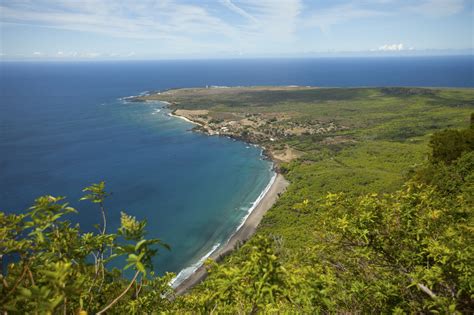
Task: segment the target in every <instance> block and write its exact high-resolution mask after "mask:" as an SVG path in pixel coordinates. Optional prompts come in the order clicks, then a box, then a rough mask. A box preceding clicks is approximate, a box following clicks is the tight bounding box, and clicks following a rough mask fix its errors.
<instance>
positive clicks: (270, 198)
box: [174, 173, 289, 295]
mask: <svg viewBox="0 0 474 315" xmlns="http://www.w3.org/2000/svg"><path fill="white" fill-rule="evenodd" d="M288 185H289V182H288V181H287V180H286V179H285V178H284V177H283V175H281V174H279V173H276V175H275V180H274V181H273V183H272V184H271V186H270V187H269V188H268V190H267V192H266V193H265V194H264V195H263V196H262V198H261V199H260V201H259V202H258V204H257V205H256V206H255V208H254V209H253V210H252V212H250V214H249V215H248V216H247V218H246V219H245V221H243V223H242V224H241V225H240V227H239V228H238V229H237V230H236V231H235V232H234V234H232V236H231V237H230V238H229V240H228V241H227V243H225V244H224V245H223V246H219V247H218V248H217V249H216V250H215V251H213V252H212V254H211V255H209V257H208V258H210V259H212V260H214V261H216V262H218V261H220V260H221V259H222V258H223V257H225V256H227V255H228V254H230V253H231V252H232V251H233V250H234V249H235V248H236V246H237V245H240V244H242V243H244V242H245V241H247V240H248V239H249V238H250V237H251V236H252V235H253V234H255V231H256V230H257V227H258V225H259V224H260V221H261V220H262V218H263V216H264V215H265V213H266V212H267V211H268V210H269V209H270V208H271V207H272V206H273V204H274V203H275V202H276V201H277V199H278V197H279V196H280V195H281V194H282V193H283V192H284V191H285V190H286V188H287V187H288ZM206 276H207V270H206V267H205V266H204V265H201V266H199V267H198V268H197V269H196V270H195V271H194V272H193V273H191V274H190V275H189V277H187V278H186V279H184V280H183V281H182V282H181V283H180V284H179V285H178V286H176V287H175V288H174V291H175V294H177V295H182V294H184V293H186V292H187V291H188V290H189V289H191V288H192V287H194V286H195V285H197V284H199V283H200V282H201V281H202V280H204V279H205V278H206Z"/></svg>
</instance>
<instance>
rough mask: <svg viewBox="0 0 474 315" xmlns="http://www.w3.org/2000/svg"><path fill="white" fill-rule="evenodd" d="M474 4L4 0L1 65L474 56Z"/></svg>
mask: <svg viewBox="0 0 474 315" xmlns="http://www.w3.org/2000/svg"><path fill="white" fill-rule="evenodd" d="M473 6H474V0H271V1H270V0H214V1H211V0H187V1H186V0H0V58H1V59H4V60H8V59H38V60H42V59H44V60H49V59H54V60H56V59H58V60H76V59H77V60H81V59H100V60H103V59H104V60H108V59H111V60H114V59H180V58H186V59H190V58H191V59H192V58H239V57H242V58H246V57H249V58H253V57H285V56H314V55H326V56H327V55H329V56H331V55H335V56H336V55H344V54H346V55H364V56H365V55H368V56H370V55H411V54H436V53H440V54H464V53H467V54H473V52H474V11H473Z"/></svg>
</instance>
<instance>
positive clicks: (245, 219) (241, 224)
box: [229, 173, 277, 240]
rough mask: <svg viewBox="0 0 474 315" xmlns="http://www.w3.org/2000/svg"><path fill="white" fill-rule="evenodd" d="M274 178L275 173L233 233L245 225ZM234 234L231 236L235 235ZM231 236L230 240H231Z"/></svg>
mask: <svg viewBox="0 0 474 315" xmlns="http://www.w3.org/2000/svg"><path fill="white" fill-rule="evenodd" d="M276 178H277V173H274V174H273V176H272V178H271V179H270V181H269V182H268V185H267V187H265V189H264V190H263V191H262V192H261V193H260V195H259V196H258V198H257V199H255V201H254V202H252V206H251V207H250V208H249V209H248V210H247V214H246V215H245V216H244V217H243V218H242V220H241V221H240V224H239V226H238V227H237V228H236V229H235V232H237V231H238V230H240V228H241V227H242V226H243V225H244V224H245V221H247V218H248V217H249V215H250V214H251V213H252V211H253V210H255V208H256V207H257V206H258V204H259V203H260V201H262V199H263V197H265V195H266V194H267V193H268V191H269V190H270V188H271V187H272V185H273V183H274V182H275V180H276ZM235 232H234V233H233V234H235ZM233 234H232V236H233ZM232 236H231V237H230V238H232ZM230 238H229V240H230Z"/></svg>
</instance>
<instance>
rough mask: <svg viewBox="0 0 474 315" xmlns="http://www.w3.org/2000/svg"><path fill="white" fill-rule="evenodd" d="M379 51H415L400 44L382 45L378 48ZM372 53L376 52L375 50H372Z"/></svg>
mask: <svg viewBox="0 0 474 315" xmlns="http://www.w3.org/2000/svg"><path fill="white" fill-rule="evenodd" d="M378 50H379V51H402V50H414V48H413V47H408V48H407V47H405V45H404V44H402V43H399V44H385V45H382V46H380V47H379V48H378ZM371 51H375V49H372V50H371Z"/></svg>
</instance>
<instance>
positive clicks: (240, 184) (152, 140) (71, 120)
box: [0, 56, 474, 274]
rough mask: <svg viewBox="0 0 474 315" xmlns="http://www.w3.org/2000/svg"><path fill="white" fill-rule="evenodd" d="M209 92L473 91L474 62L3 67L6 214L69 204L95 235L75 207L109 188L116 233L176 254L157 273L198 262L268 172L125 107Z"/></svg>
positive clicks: (0, 134) (171, 121)
mask: <svg viewBox="0 0 474 315" xmlns="http://www.w3.org/2000/svg"><path fill="white" fill-rule="evenodd" d="M206 85H225V86H237V85H243V86H249V85H311V86H325V87H326V86H331V87H332V86H334V87H335V86H338V87H348V86H351V87H355V86H426V87H474V58H473V57H472V56H469V57H466V56H458V57H416V58H408V57H404V58H395V57H392V58H319V59H268V60H263V59H259V60H243V59H242V60H194V61H191V60H189V61H122V62H1V63H0V93H1V94H0V97H1V102H0V104H1V105H0V210H1V211H5V212H15V213H18V212H21V211H23V210H24V209H26V208H27V207H29V206H30V205H31V204H32V202H33V200H34V199H35V198H36V197H38V196H41V195H44V194H52V195H55V196H67V197H68V201H69V202H70V203H71V205H72V206H74V207H77V208H78V209H79V210H80V212H79V214H77V215H74V216H72V217H71V219H73V220H74V221H78V222H80V224H81V227H82V228H83V229H85V230H91V229H93V225H94V224H97V223H100V222H101V217H100V213H99V211H98V210H97V209H96V208H94V207H93V206H91V205H89V204H87V203H86V202H79V201H78V200H79V198H80V197H81V189H82V188H83V187H85V186H87V185H89V184H91V183H96V182H99V181H101V180H104V181H106V184H107V190H108V191H111V192H113V195H112V196H111V197H110V198H109V199H108V200H107V201H106V207H107V209H108V217H109V228H110V230H109V231H112V230H113V229H116V228H117V227H118V224H119V218H120V211H126V212H127V213H128V214H131V215H134V216H136V217H137V218H138V219H146V220H147V221H148V226H147V230H148V233H149V234H148V235H149V237H159V238H161V239H162V240H163V241H164V242H166V243H168V244H169V245H170V246H171V248H172V250H171V251H170V252H167V251H161V252H160V253H159V255H158V257H157V258H156V259H155V269H156V271H157V272H158V273H160V274H162V273H164V272H166V271H171V272H176V273H178V272H180V271H181V270H182V269H183V268H187V267H190V266H192V265H195V264H197V263H198V262H199V261H200V260H202V258H203V257H205V256H206V255H208V254H209V253H210V252H211V251H212V250H213V249H215V248H217V247H218V246H219V245H220V244H222V243H223V242H225V241H226V240H227V239H228V238H229V237H230V236H231V235H232V233H233V232H234V231H235V229H236V228H237V227H238V226H239V225H240V224H241V222H242V220H243V219H244V218H245V216H246V215H247V214H248V212H249V209H251V207H252V205H253V203H254V201H255V200H256V199H257V198H258V197H259V195H260V194H261V192H262V191H263V190H264V189H265V187H267V185H268V183H269V182H270V180H271V178H272V176H273V175H274V173H273V171H272V164H271V162H270V161H268V160H266V159H264V157H263V156H262V152H261V149H260V148H258V147H255V146H251V145H248V144H246V143H243V142H239V141H234V140H232V139H229V138H225V137H217V136H212V137H210V136H206V135H203V134H200V133H194V132H192V131H190V130H191V128H192V127H193V125H192V124H190V123H187V122H185V121H183V120H181V119H177V118H173V117H170V116H168V115H167V114H168V111H167V109H166V108H163V104H161V103H159V102H153V103H129V102H127V101H126V100H124V97H127V96H131V95H138V94H140V93H146V92H147V91H156V90H164V89H169V88H179V87H203V86H206ZM187 270H188V271H189V270H190V269H189V268H188V269H187Z"/></svg>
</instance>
